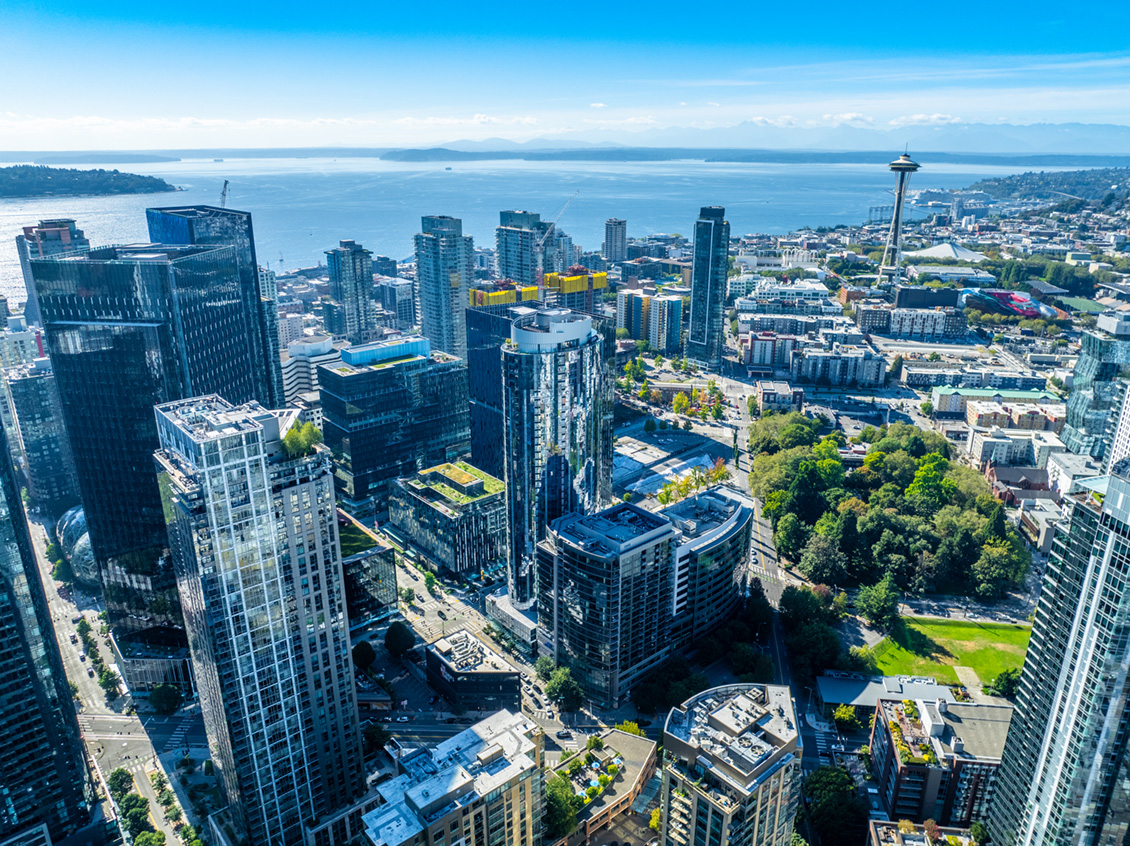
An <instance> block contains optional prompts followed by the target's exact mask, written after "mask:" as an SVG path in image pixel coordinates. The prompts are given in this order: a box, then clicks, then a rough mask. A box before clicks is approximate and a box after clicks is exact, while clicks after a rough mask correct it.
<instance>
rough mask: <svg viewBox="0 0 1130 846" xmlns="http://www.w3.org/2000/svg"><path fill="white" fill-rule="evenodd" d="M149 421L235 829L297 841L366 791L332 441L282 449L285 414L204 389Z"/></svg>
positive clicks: (203, 697)
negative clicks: (229, 399) (233, 401)
mask: <svg viewBox="0 0 1130 846" xmlns="http://www.w3.org/2000/svg"><path fill="white" fill-rule="evenodd" d="M156 416H157V428H158V431H159V435H160V446H161V449H160V450H159V451H158V452H157V453H156V459H157V466H158V468H159V475H160V479H161V490H162V492H163V500H164V506H165V510H166V514H167V519H168V526H169V546H170V549H171V551H172V557H173V562H174V569H175V571H176V578H177V587H178V589H179V591H180V596H181V604H182V607H183V609H184V619H185V627H186V629H187V631H188V642H189V647H190V649H191V651H192V662H193V668H194V670H195V674H196V680H197V685H198V689H199V692H200V706H201V712H202V714H203V716H204V724H205V728H206V729H207V733H208V744H209V748H210V749H211V752H212V760H213V761H214V762H215V764H216V768H217V770H218V771H219V777H220V783H221V785H222V786H223V790H224V793H225V794H226V797H227V799H228V801H229V802H230V803H231V811H232V817H233V823H234V825H235V826H236V828H237V829H239V830H240V831H241V832H242V833H243V834H244V836H245V840H244V841H243V842H246V843H248V844H271V846H275V844H283V846H294V845H295V844H300V843H305V842H306V836H307V835H306V827H307V825H308V824H310V823H312V822H313V823H317V822H320V821H321V820H323V819H324V818H325V817H326V816H327V815H330V814H333V813H334V812H336V811H338V810H340V809H342V808H344V807H346V806H348V805H349V804H350V803H352V802H353V801H354V800H355V799H356V798H357V797H358V796H359V795H360V794H361V793H362V792H363V790H364V781H363V778H362V773H361V766H362V760H363V758H362V754H361V736H360V728H359V725H358V718H357V697H356V692H355V687H354V677H353V664H352V660H351V657H350V643H349V622H348V619H347V618H346V610H345V609H346V597H345V586H344V582H343V577H342V562H341V550H340V546H339V541H338V533H337V509H336V506H335V504H334V491H333V472H332V465H331V463H330V453H329V450H328V449H326V448H325V447H324V446H320V445H290V444H287V443H284V438H285V437H286V435H287V433H288V432H290V430H291V429H292V427H294V426H296V425H298V423H297V416H298V412H297V411H267V410H265V409H264V408H263V407H262V406H260V405H258V404H256V403H249V404H247V405H243V406H239V407H233V406H232V405H231V404H229V403H227V402H225V401H224V400H222V399H220V398H219V397H216V396H210V397H199V398H196V399H188V400H182V401H180V402H174V403H169V404H166V405H162V406H159V407H158V408H157V409H156ZM358 816H359V815H358ZM343 840H344V838H343ZM338 842H342V841H338Z"/></svg>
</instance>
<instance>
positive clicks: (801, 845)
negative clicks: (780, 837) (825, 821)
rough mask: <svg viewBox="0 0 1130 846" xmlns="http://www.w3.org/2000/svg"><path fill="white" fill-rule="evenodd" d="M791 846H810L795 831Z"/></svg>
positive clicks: (790, 842) (790, 841)
mask: <svg viewBox="0 0 1130 846" xmlns="http://www.w3.org/2000/svg"><path fill="white" fill-rule="evenodd" d="M789 846H808V841H807V840H805V839H804V838H803V837H801V836H800V835H799V834H797V833H796V832H795V831H794V832H793V836H792V839H790V840H789Z"/></svg>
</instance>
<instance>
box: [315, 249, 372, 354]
mask: <svg viewBox="0 0 1130 846" xmlns="http://www.w3.org/2000/svg"><path fill="white" fill-rule="evenodd" d="M372 257H373V254H372V253H371V252H369V251H368V250H366V249H365V248H364V247H362V246H361V245H360V244H358V243H357V242H356V241H342V242H340V244H339V245H338V246H337V247H335V248H334V249H332V250H326V266H327V267H328V268H329V273H330V284H329V292H330V298H329V301H328V302H325V303H323V304H322V315H323V316H322V323H323V325H324V326H325V329H326V332H328V333H329V334H330V335H333V336H334V337H335V338H339V339H341V340H345V341H349V343H351V344H367V343H369V342H371V341H373V340H374V339H375V337H376V332H377V329H378V328H379V327H378V321H377V301H376V291H375V289H374V288H373V258H372Z"/></svg>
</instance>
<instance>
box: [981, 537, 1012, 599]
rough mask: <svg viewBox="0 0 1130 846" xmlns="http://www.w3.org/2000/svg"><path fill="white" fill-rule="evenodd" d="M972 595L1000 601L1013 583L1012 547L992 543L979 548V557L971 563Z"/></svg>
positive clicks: (1006, 544) (1000, 543)
mask: <svg viewBox="0 0 1130 846" xmlns="http://www.w3.org/2000/svg"><path fill="white" fill-rule="evenodd" d="M973 580H974V588H973V591H974V593H976V594H977V597H978V598H979V599H985V600H992V599H1000V598H1001V597H1002V596H1003V595H1004V592H1005V590H1006V588H1007V587H1008V585H1009V584H1010V583H1012V582H1013V581H1015V563H1014V559H1013V550H1012V546H1011V545H1010V544H1008V543H1007V542H1003V543H1002V542H999V541H992V542H990V543H986V544H985V545H984V546H983V547H981V557H980V558H978V559H977V560H976V561H974V562H973Z"/></svg>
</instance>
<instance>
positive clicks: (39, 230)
mask: <svg viewBox="0 0 1130 846" xmlns="http://www.w3.org/2000/svg"><path fill="white" fill-rule="evenodd" d="M88 249H90V241H88V240H86V236H85V235H84V234H83V231H82V230H81V229H79V228H78V227H77V226H75V222H74V221H73V220H71V219H70V218H60V219H58V220H41V221H39V225H38V226H25V227H24V234H23V235H17V236H16V254H17V255H19V257H20V268H21V269H22V270H23V272H24V286H25V287H26V288H27V302H25V303H24V318H25V319H26V320H27V322H28V323H32V324H34V325H36V326H39V325H40V324H41V322H42V318H41V316H40V313H39V298H38V297H37V296H36V293H35V281H34V280H33V279H32V276H31V264H30V262H31V260H32V259H33V258H43V257H44V256H54V255H59V254H60V253H71V252H76V251H78V250H88Z"/></svg>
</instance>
